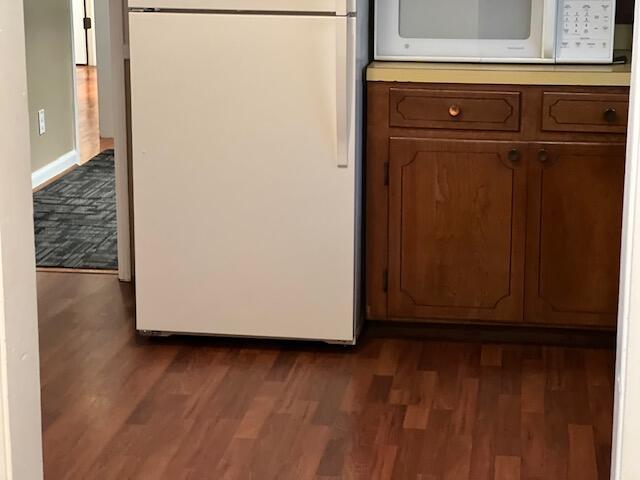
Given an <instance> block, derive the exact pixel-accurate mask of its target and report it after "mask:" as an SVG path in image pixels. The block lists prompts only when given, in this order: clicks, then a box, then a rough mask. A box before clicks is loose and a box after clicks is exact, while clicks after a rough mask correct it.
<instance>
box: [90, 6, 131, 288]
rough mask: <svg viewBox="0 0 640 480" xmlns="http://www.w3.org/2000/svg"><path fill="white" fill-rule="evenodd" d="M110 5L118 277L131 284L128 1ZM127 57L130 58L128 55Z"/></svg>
mask: <svg viewBox="0 0 640 480" xmlns="http://www.w3.org/2000/svg"><path fill="white" fill-rule="evenodd" d="M98 1H108V2H109V24H110V25H109V28H110V33H109V37H110V39H111V95H112V99H113V130H114V134H115V136H114V151H115V170H116V219H117V227H118V277H119V278H120V280H122V281H123V282H130V281H131V280H132V277H133V266H132V261H131V260H132V257H131V229H130V218H131V214H132V210H131V207H130V203H131V202H130V199H129V162H128V148H127V145H128V140H127V138H128V131H127V107H126V85H125V69H124V62H125V57H128V54H127V51H128V46H127V45H125V37H124V21H125V15H126V14H127V11H126V8H125V5H126V3H127V0H98ZM125 54H126V55H125Z"/></svg>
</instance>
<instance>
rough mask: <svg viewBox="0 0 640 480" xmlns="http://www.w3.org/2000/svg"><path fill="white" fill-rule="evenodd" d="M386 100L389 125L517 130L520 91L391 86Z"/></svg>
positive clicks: (518, 127) (518, 126)
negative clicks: (387, 102) (388, 104)
mask: <svg viewBox="0 0 640 480" xmlns="http://www.w3.org/2000/svg"><path fill="white" fill-rule="evenodd" d="M389 101H390V106H389V107H390V108H389V124H390V126H392V127H406V128H416V127H417V128H446V129H456V130H494V131H495V130H499V131H512V132H517V131H518V130H520V92H498V91H478V90H474V91H471V90H469V91H466V90H427V89H413V88H391V89H390V92H389Z"/></svg>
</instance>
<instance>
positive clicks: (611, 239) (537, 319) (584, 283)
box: [525, 143, 625, 327]
mask: <svg viewBox="0 0 640 480" xmlns="http://www.w3.org/2000/svg"><path fill="white" fill-rule="evenodd" d="M531 148H532V149H533V151H531V155H530V158H531V162H530V163H529V206H528V211H529V214H528V227H527V232H528V234H527V281H526V307H525V309H526V314H525V317H526V321H527V322H531V323H547V324H556V325H577V326H603V327H606V326H614V325H615V322H616V311H617V306H618V283H619V278H618V277H619V271H620V266H619V264H620V238H621V229H622V201H623V188H624V162H625V155H624V153H625V149H624V145H621V144H613V145H605V144H570V143H566V144H553V143H547V144H539V145H535V146H532V147H531Z"/></svg>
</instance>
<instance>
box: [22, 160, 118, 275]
mask: <svg viewBox="0 0 640 480" xmlns="http://www.w3.org/2000/svg"><path fill="white" fill-rule="evenodd" d="M33 209H34V212H33V213H34V215H33V216H34V223H35V234H36V264H37V265H38V266H39V267H62V268H87V269H99V270H106V269H109V270H111V269H117V268H118V255H117V242H116V190H115V171H114V165H113V150H105V151H104V152H102V153H100V154H99V155H97V156H96V157H94V158H93V159H92V160H90V161H89V162H88V163H86V164H84V165H82V166H80V167H77V168H75V169H74V170H72V171H71V172H69V173H67V174H66V175H64V176H63V177H62V178H60V179H58V180H57V181H55V182H54V183H52V184H51V185H48V186H46V187H45V188H43V189H42V190H40V191H38V192H36V193H34V194H33Z"/></svg>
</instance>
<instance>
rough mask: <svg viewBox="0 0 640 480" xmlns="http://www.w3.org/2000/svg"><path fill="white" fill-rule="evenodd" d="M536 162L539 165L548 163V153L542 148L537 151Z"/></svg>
mask: <svg viewBox="0 0 640 480" xmlns="http://www.w3.org/2000/svg"><path fill="white" fill-rule="evenodd" d="M538 160H539V161H540V162H541V163H546V162H548V161H549V152H547V151H546V150H545V149H544V148H543V149H541V150H540V151H538Z"/></svg>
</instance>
